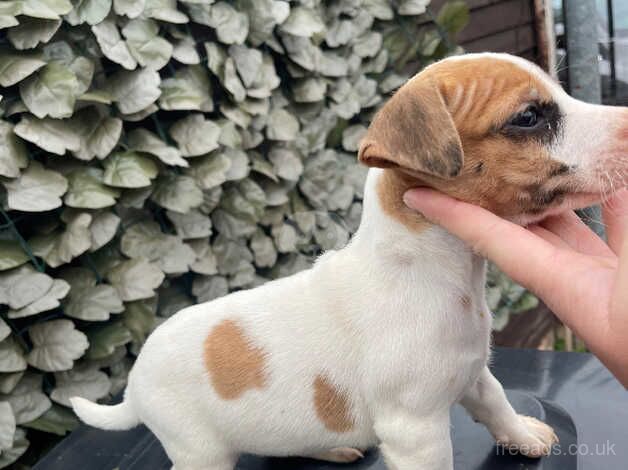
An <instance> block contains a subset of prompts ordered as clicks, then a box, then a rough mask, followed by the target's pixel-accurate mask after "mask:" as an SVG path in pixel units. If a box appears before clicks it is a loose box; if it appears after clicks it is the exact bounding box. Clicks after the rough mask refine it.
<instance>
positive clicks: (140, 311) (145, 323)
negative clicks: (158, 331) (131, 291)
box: [122, 301, 157, 344]
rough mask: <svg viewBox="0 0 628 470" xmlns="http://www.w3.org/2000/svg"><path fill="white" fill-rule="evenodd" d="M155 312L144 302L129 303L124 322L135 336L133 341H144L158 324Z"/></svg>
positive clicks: (123, 316) (123, 317) (123, 318)
mask: <svg viewBox="0 0 628 470" xmlns="http://www.w3.org/2000/svg"><path fill="white" fill-rule="evenodd" d="M156 320H157V318H156V317H155V313H154V312H153V310H152V309H151V308H149V307H148V306H147V305H146V304H145V303H144V302H141V301H140V302H131V303H129V304H127V306H126V310H125V311H124V314H123V315H122V322H123V323H124V326H126V327H127V328H128V330H129V331H130V332H131V335H132V336H133V341H135V342H137V343H140V344H142V343H144V341H145V340H146V337H147V336H148V335H149V333H150V332H151V331H152V330H153V328H155V326H156Z"/></svg>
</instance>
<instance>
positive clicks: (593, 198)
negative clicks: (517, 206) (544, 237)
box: [507, 192, 601, 227]
mask: <svg viewBox="0 0 628 470" xmlns="http://www.w3.org/2000/svg"><path fill="white" fill-rule="evenodd" d="M600 200H601V197H600V193H598V192H577V193H570V194H565V197H564V198H563V199H562V201H561V202H560V203H559V204H555V205H549V206H548V207H547V208H546V209H543V210H541V211H534V212H527V213H523V214H518V215H514V216H510V217H507V219H508V220H510V221H511V222H513V223H515V224H518V225H522V226H524V227H525V226H528V225H533V224H538V223H539V222H542V221H543V220H544V219H546V218H548V217H550V216H553V215H559V214H562V213H564V212H567V211H574V210H577V209H584V208H585V207H589V206H593V205H595V204H598V203H599V202H600Z"/></svg>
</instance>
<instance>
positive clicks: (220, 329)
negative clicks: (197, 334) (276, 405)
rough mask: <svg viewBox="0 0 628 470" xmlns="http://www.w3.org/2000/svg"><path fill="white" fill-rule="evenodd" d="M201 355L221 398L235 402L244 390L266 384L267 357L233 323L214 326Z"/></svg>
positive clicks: (236, 324)
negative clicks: (265, 366) (203, 355)
mask: <svg viewBox="0 0 628 470" xmlns="http://www.w3.org/2000/svg"><path fill="white" fill-rule="evenodd" d="M204 353H205V358H204V359H205V367H206V368H207V371H208V372H209V378H210V380H211V383H212V385H213V387H214V389H215V390H216V393H218V395H219V396H220V397H221V398H223V399H225V400H235V399H236V398H239V397H240V396H241V395H242V394H243V393H244V392H246V391H247V390H251V389H255V388H263V387H264V385H265V384H266V374H265V371H264V365H265V358H266V355H265V353H264V351H263V350H262V349H261V348H258V347H256V346H254V345H253V344H252V342H251V341H250V340H249V339H248V338H247V337H246V335H245V332H244V330H243V329H242V327H241V326H240V325H238V323H237V322H236V321H234V320H223V321H222V322H220V323H219V324H217V325H216V326H215V327H214V328H213V329H212V330H211V332H210V333H209V335H208V336H207V338H206V339H205V351H204Z"/></svg>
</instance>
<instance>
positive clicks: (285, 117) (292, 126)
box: [266, 108, 299, 140]
mask: <svg viewBox="0 0 628 470" xmlns="http://www.w3.org/2000/svg"><path fill="white" fill-rule="evenodd" d="M298 132H299V121H297V118H295V117H294V116H293V115H292V114H291V113H289V112H288V111H286V110H285V109H281V108H275V109H273V110H272V111H271V112H270V115H269V116H268V123H267V124H266V136H267V137H268V138H269V139H271V140H294V139H295V138H296V137H297V133H298Z"/></svg>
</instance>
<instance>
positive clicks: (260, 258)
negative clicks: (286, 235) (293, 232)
mask: <svg viewBox="0 0 628 470" xmlns="http://www.w3.org/2000/svg"><path fill="white" fill-rule="evenodd" d="M251 250H252V251H253V256H254V257H255V264H256V265H257V266H258V267H260V268H270V267H273V266H274V265H275V263H276V262H277V250H276V249H275V244H274V243H273V240H272V238H270V237H268V236H266V235H265V234H264V232H262V231H261V230H258V231H257V232H255V235H253V236H252V237H251Z"/></svg>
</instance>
